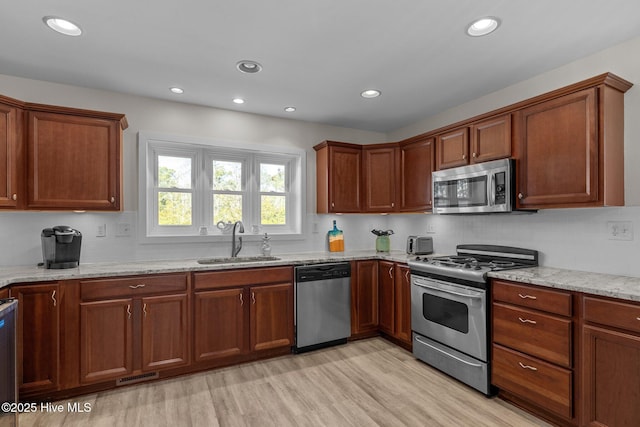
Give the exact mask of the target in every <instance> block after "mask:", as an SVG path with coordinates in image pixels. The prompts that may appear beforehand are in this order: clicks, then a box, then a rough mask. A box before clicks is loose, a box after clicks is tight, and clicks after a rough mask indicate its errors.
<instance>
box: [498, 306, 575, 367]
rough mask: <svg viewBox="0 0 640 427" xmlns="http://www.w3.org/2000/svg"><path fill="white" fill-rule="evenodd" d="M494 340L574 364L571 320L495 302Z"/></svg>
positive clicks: (558, 362)
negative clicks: (572, 359) (572, 361)
mask: <svg viewBox="0 0 640 427" xmlns="http://www.w3.org/2000/svg"><path fill="white" fill-rule="evenodd" d="M493 341H494V342H496V343H498V344H502V345H504V346H507V347H510V348H513V349H516V350H519V351H522V352H524V353H527V354H530V355H532V356H535V357H539V358H541V359H544V360H546V361H548V362H551V363H556V364H558V365H562V366H565V367H571V320H569V319H563V318H560V317H557V316H553V315H550V314H546V313H542V312H538V311H533V310H527V309H524V308H519V307H515V306H510V305H506V304H500V303H494V304H493Z"/></svg>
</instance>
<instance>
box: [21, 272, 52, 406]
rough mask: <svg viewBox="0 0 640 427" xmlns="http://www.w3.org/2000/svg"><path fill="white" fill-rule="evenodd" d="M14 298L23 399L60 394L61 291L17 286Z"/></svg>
mask: <svg viewBox="0 0 640 427" xmlns="http://www.w3.org/2000/svg"><path fill="white" fill-rule="evenodd" d="M11 296H13V297H15V298H17V299H18V385H19V388H20V395H21V396H22V397H24V395H29V394H31V393H37V392H43V391H48V390H56V389H57V388H58V384H59V363H60V362H59V354H60V323H59V322H60V321H59V319H60V316H59V313H60V311H59V310H60V309H59V306H60V295H59V287H58V285H57V284H47V285H26V286H15V287H13V288H12V289H11Z"/></svg>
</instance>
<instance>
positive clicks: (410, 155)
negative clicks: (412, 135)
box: [397, 138, 435, 212]
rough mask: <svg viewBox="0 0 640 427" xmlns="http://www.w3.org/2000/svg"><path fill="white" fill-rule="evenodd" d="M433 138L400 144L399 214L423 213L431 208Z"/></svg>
mask: <svg viewBox="0 0 640 427" xmlns="http://www.w3.org/2000/svg"><path fill="white" fill-rule="evenodd" d="M434 148H435V138H426V139H424V138H423V139H417V140H409V141H407V142H402V143H400V149H399V150H400V162H399V163H400V166H399V168H400V170H399V173H398V174H397V176H398V179H399V180H400V194H399V200H398V203H399V204H400V206H399V209H398V210H400V211H401V212H424V211H428V210H430V209H431V207H432V199H431V191H432V190H431V172H433V167H434V162H435V156H434Z"/></svg>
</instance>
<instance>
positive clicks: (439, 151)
mask: <svg viewBox="0 0 640 427" xmlns="http://www.w3.org/2000/svg"><path fill="white" fill-rule="evenodd" d="M436 144H437V145H436V169H437V170H441V169H448V168H453V167H456V166H464V165H468V164H469V128H467V127H463V128H460V129H455V130H452V131H449V132H447V133H444V134H442V135H438V139H437V143H436Z"/></svg>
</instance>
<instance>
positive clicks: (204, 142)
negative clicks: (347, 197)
mask: <svg viewBox="0 0 640 427" xmlns="http://www.w3.org/2000/svg"><path fill="white" fill-rule="evenodd" d="M158 156H171V157H190V158H191V159H192V170H191V173H192V194H193V195H192V223H191V225H190V226H180V225H173V226H160V225H159V224H158V195H157V194H158V188H159V187H158V185H157V184H158V182H157V177H158V165H157V159H158ZM213 160H223V161H241V162H242V163H243V171H242V175H243V176H242V188H243V190H242V193H243V194H246V197H243V206H242V209H243V223H244V225H245V234H244V235H243V236H244V237H245V238H246V240H249V241H251V240H260V238H261V237H262V236H263V235H264V233H265V232H266V233H269V235H270V236H272V237H273V238H274V239H275V240H279V239H302V238H304V229H305V219H306V215H305V212H306V198H305V192H306V182H305V181H306V179H305V178H306V151H305V150H303V149H300V148H291V147H280V146H269V145H264V144H251V143H242V142H237V141H220V140H212V139H204V138H194V137H186V136H178V135H167V134H158V133H153V132H143V131H141V132H139V133H138V201H139V203H138V210H139V215H138V230H139V232H138V235H139V238H140V241H141V242H142V243H178V242H180V243H188V242H204V241H218V240H225V241H226V240H228V239H229V235H228V234H224V233H222V231H221V230H219V229H218V228H217V227H216V224H214V223H213V222H214V218H213V194H214V190H213V183H212V177H213V175H212V174H213ZM261 163H265V164H279V165H284V166H285V190H286V191H285V193H280V192H278V193H275V194H277V195H281V194H284V195H285V200H286V215H287V217H286V218H287V224H285V225H270V224H266V225H262V224H260V221H261V212H260V202H261V195H262V194H269V193H268V192H265V193H262V192H261V191H260V186H259V185H260V182H259V180H260V164H261ZM182 191H183V190H180V191H179V192H182ZM234 194H235V192H234ZM154 198H155V199H154ZM245 221H246V222H245ZM256 221H257V222H256ZM254 225H259V227H254ZM202 226H206V227H207V233H206V234H204V235H203V234H201V231H202V228H201V227H202Z"/></svg>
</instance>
